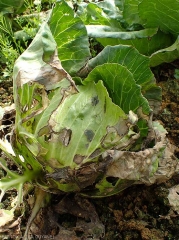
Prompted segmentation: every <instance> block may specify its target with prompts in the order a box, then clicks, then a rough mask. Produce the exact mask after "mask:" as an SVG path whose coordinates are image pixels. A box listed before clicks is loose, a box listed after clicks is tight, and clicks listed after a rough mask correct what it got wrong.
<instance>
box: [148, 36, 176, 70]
mask: <svg viewBox="0 0 179 240" xmlns="http://www.w3.org/2000/svg"><path fill="white" fill-rule="evenodd" d="M178 58H179V37H177V40H176V41H175V43H174V44H172V45H171V46H169V47H167V48H163V49H160V50H158V51H156V52H154V53H153V54H152V55H151V56H150V66H151V67H155V66H158V65H160V64H162V63H164V62H166V63H169V62H172V61H174V60H176V59H178Z"/></svg>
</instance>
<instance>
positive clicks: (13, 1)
mask: <svg viewBox="0 0 179 240" xmlns="http://www.w3.org/2000/svg"><path fill="white" fill-rule="evenodd" d="M23 3H24V0H0V11H1V12H13V10H14V9H15V10H18V9H19V8H20V7H21V6H22V5H23Z"/></svg>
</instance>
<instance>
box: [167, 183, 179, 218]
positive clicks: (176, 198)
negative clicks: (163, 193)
mask: <svg viewBox="0 0 179 240" xmlns="http://www.w3.org/2000/svg"><path fill="white" fill-rule="evenodd" d="M168 200H169V203H170V205H171V207H172V209H173V210H174V211H176V212H177V213H178V214H179V185H176V186H174V187H172V188H169V194H168Z"/></svg>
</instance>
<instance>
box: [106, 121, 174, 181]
mask: <svg viewBox="0 0 179 240" xmlns="http://www.w3.org/2000/svg"><path fill="white" fill-rule="evenodd" d="M153 125H154V132H153V134H154V135H153V139H155V141H156V144H155V146H154V147H153V148H147V149H145V150H143V151H139V152H126V151H115V150H109V151H107V153H105V154H107V155H108V154H109V155H110V156H111V157H112V158H113V160H114V161H113V162H112V163H111V165H110V166H109V168H108V170H107V173H106V175H107V176H112V177H118V178H120V179H126V180H127V179H128V180H136V181H140V182H142V183H145V184H153V183H155V182H162V181H166V180H168V179H169V178H171V176H172V175H173V174H174V173H175V172H176V169H177V166H178V160H177V159H176V157H175V156H174V151H175V147H174V146H173V145H171V144H170V143H169V142H168V139H167V138H166V131H165V130H164V129H162V127H161V126H160V125H159V124H158V123H157V122H153ZM155 136H156V137H155ZM151 137H152V136H151Z"/></svg>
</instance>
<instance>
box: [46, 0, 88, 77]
mask: <svg viewBox="0 0 179 240" xmlns="http://www.w3.org/2000/svg"><path fill="white" fill-rule="evenodd" d="M49 25H50V29H51V32H52V34H53V37H54V39H55V41H56V43H57V48H58V55H59V58H60V61H61V62H62V66H63V67H64V68H65V70H66V71H68V72H69V73H70V74H71V75H74V74H75V73H76V72H77V71H79V70H80V69H81V68H82V67H83V65H84V64H85V62H86V61H87V60H88V58H89V57H90V50H89V43H88V36H87V32H86V28H85V25H84V23H83V22H82V20H81V19H80V18H79V17H77V16H76V17H75V16H74V12H73V10H72V9H71V8H70V7H69V6H68V4H67V3H66V2H65V1H63V0H62V1H60V2H57V3H56V6H55V7H54V9H53V10H52V17H51V19H50V24H49Z"/></svg>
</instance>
